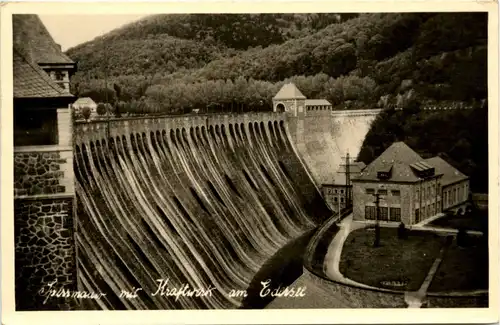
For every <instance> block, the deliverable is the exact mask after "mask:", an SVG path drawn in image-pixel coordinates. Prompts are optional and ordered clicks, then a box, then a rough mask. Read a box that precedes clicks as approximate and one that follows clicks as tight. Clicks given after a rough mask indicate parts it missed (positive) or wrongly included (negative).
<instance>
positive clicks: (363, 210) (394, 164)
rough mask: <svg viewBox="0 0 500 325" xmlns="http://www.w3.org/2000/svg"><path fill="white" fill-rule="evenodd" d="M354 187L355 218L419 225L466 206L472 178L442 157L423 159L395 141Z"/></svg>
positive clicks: (367, 169)
mask: <svg viewBox="0 0 500 325" xmlns="http://www.w3.org/2000/svg"><path fill="white" fill-rule="evenodd" d="M351 182H352V184H353V219H354V220H376V218H377V211H376V203H375V200H376V196H375V195H376V194H378V195H379V198H380V203H379V214H378V220H379V221H382V222H395V223H400V222H403V223H404V224H406V225H413V224H417V223H419V222H421V221H423V220H425V219H427V218H429V217H431V216H433V215H435V214H437V213H440V212H442V211H444V210H447V209H453V208H454V207H457V206H460V205H462V204H464V203H465V202H466V201H467V200H468V197H469V178H468V177H467V176H466V175H464V174H462V173H461V172H460V171H458V170H457V169H456V168H454V167H453V166H451V165H450V164H449V163H447V162H446V161H445V160H444V159H442V158H440V157H433V158H429V159H423V158H422V157H421V156H420V155H418V154H417V153H416V152H415V151H413V150H412V149H411V148H410V147H408V146H407V145H406V144H405V143H403V142H395V143H393V144H392V145H391V146H390V147H389V148H387V149H386V150H385V151H384V152H383V153H382V154H381V155H380V156H379V157H377V158H376V159H375V160H374V161H373V162H371V163H370V164H369V165H368V166H366V168H364V169H363V170H362V171H361V173H360V174H359V176H357V177H355V178H353V179H352V180H351Z"/></svg>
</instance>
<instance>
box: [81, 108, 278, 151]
mask: <svg viewBox="0 0 500 325" xmlns="http://www.w3.org/2000/svg"><path fill="white" fill-rule="evenodd" d="M285 119H286V115H285V114H283V113H274V112H252V113H243V114H241V113H240V114H238V113H223V114H189V115H174V116H172V115H168V116H145V117H128V118H112V119H108V120H98V121H90V122H83V121H78V122H76V123H75V131H74V142H75V144H79V143H84V142H87V141H96V140H100V139H106V138H115V137H121V136H124V135H129V134H134V133H146V134H149V133H150V132H156V131H161V130H175V129H182V128H186V129H188V128H196V127H199V128H207V129H208V128H209V127H210V126H214V127H215V126H216V125H229V124H244V125H247V124H249V123H255V122H258V123H260V122H264V123H266V124H267V123H269V122H273V123H274V122H278V123H279V122H281V121H284V120H285Z"/></svg>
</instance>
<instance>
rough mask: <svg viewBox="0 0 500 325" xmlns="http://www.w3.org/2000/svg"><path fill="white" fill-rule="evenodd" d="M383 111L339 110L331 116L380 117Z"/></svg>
mask: <svg viewBox="0 0 500 325" xmlns="http://www.w3.org/2000/svg"><path fill="white" fill-rule="evenodd" d="M382 111H383V110H382V109H350V110H337V111H332V112H331V116H334V117H336V116H339V117H340V116H372V115H378V114H379V113H380V112H382Z"/></svg>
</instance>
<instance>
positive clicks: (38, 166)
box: [14, 152, 67, 197]
mask: <svg viewBox="0 0 500 325" xmlns="http://www.w3.org/2000/svg"><path fill="white" fill-rule="evenodd" d="M65 163H67V158H66V157H61V153H60V152H16V153H15V154H14V195H15V196H16V197H17V196H25V195H40V194H57V193H64V192H65V191H66V189H65V187H64V186H63V185H61V179H62V178H63V177H64V172H63V171H61V164H65Z"/></svg>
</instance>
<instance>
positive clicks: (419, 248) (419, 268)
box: [340, 228, 445, 290]
mask: <svg viewBox="0 0 500 325" xmlns="http://www.w3.org/2000/svg"><path fill="white" fill-rule="evenodd" d="M374 237H375V232H374V230H373V228H372V229H358V230H355V231H353V232H352V233H351V234H349V237H348V238H347V240H346V242H345V244H344V248H343V250H342V255H341V260H340V272H341V273H342V274H343V275H344V276H345V277H347V278H349V279H352V280H354V281H357V282H361V283H365V284H367V285H371V286H375V287H386V288H392V289H396V290H418V289H419V288H420V286H421V284H422V282H423V280H424V279H425V277H426V276H427V273H428V272H429V269H430V267H431V265H432V263H433V262H434V260H435V259H436V258H437V257H438V256H439V251H440V250H441V247H442V246H443V244H444V242H445V238H444V237H441V236H439V235H436V234H433V233H430V232H424V231H408V238H407V239H398V235H397V229H395V228H380V244H381V246H380V247H377V248H375V247H373V241H374ZM387 281H397V282H401V283H403V285H399V286H391V285H390V284H387ZM382 282H386V283H385V284H382Z"/></svg>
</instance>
